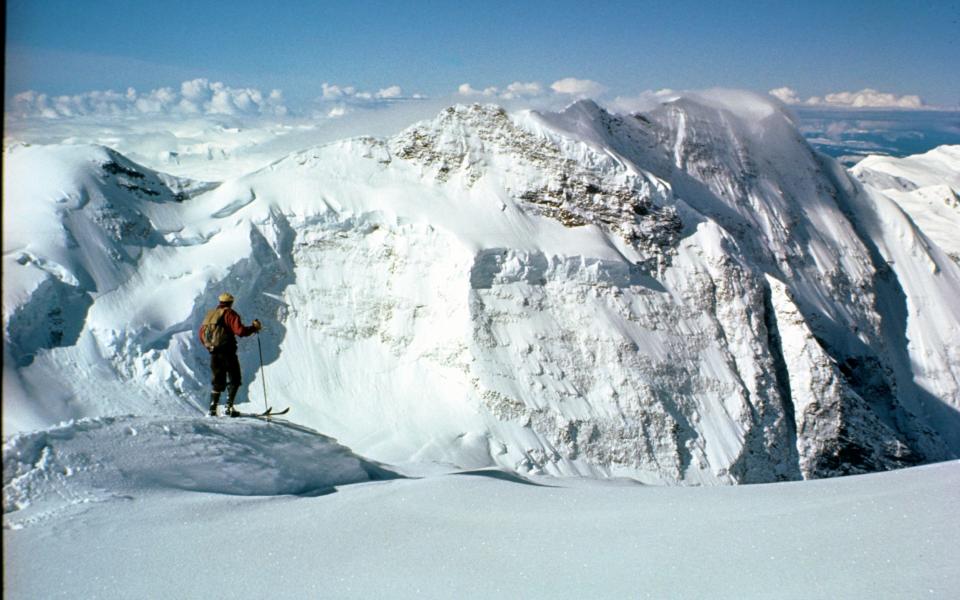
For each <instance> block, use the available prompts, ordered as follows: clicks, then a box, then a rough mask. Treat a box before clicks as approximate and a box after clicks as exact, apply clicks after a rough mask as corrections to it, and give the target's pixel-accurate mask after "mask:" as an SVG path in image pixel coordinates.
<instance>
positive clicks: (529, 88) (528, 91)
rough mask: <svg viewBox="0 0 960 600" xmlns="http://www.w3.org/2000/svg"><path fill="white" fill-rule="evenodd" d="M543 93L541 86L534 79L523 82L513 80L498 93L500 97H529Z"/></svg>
mask: <svg viewBox="0 0 960 600" xmlns="http://www.w3.org/2000/svg"><path fill="white" fill-rule="evenodd" d="M542 93H543V87H542V86H541V85H540V84H539V83H537V82H536V81H530V82H523V81H514V82H513V83H511V84H510V85H508V86H507V89H506V90H505V91H504V92H503V93H502V94H501V95H500V96H501V97H502V98H506V99H508V100H509V99H512V98H529V97H533V96H539V95H540V94H542Z"/></svg>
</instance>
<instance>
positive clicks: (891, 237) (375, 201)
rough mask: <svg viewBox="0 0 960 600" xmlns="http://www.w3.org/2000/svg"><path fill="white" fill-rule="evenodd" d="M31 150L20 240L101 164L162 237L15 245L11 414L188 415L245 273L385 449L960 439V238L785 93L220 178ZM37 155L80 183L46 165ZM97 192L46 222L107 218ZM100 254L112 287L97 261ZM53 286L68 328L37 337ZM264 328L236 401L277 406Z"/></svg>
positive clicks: (641, 457) (433, 141) (246, 302)
mask: <svg viewBox="0 0 960 600" xmlns="http://www.w3.org/2000/svg"><path fill="white" fill-rule="evenodd" d="M23 150H31V149H17V150H16V151H13V152H10V153H9V154H8V156H7V166H8V173H18V174H19V175H17V176H15V177H9V176H8V178H7V179H5V189H4V195H5V197H6V198H10V199H16V202H8V203H7V204H6V205H5V215H4V217H5V218H4V228H5V231H4V234H5V240H6V239H7V233H8V230H9V229H10V228H11V227H12V225H11V223H16V222H23V221H24V220H26V219H28V218H30V219H33V218H34V217H33V214H32V213H30V212H28V211H29V209H28V208H27V207H31V206H58V205H60V204H64V202H66V203H67V204H69V203H70V201H69V198H71V197H72V196H71V194H74V195H78V194H81V192H80V191H77V190H83V189H87V188H90V189H92V190H95V194H94V195H96V194H101V195H103V196H104V197H107V196H110V197H111V198H115V201H111V202H112V203H114V204H117V205H123V206H127V207H131V208H130V209H129V210H131V211H133V212H131V213H130V214H131V215H132V216H131V217H130V218H131V219H133V217H136V218H139V217H138V216H137V215H142V216H143V217H145V218H146V222H145V223H144V228H143V229H142V232H143V233H142V236H141V237H144V236H145V237H144V239H147V240H150V242H149V243H136V240H138V239H140V238H137V237H136V236H134V237H132V238H131V239H130V240H128V241H120V242H116V241H115V242H114V244H119V249H117V248H115V247H114V246H111V244H108V243H102V244H86V245H85V244H80V243H77V244H74V243H72V242H71V241H70V240H69V237H68V236H65V235H62V236H60V237H57V236H54V235H49V236H46V237H44V238H43V240H45V241H43V242H42V243H40V241H38V240H37V239H33V238H25V237H21V238H16V240H15V242H11V244H10V245H7V244H6V242H5V248H4V251H5V265H4V266H5V269H4V284H5V285H4V290H5V295H4V313H5V316H6V317H7V321H6V322H7V327H6V329H5V331H4V336H5V337H4V339H5V355H7V356H9V358H11V359H12V360H5V367H4V368H5V372H4V392H5V411H4V428H5V432H10V431H13V430H27V429H32V428H39V427H43V426H46V425H50V424H52V423H55V422H56V421H58V420H60V419H65V418H79V417H103V416H109V415H117V414H126V413H136V414H141V415H142V414H151V413H152V414H157V413H169V412H178V413H182V414H188V413H191V412H195V411H198V410H199V409H200V408H201V407H202V406H203V404H204V403H205V397H204V396H205V390H206V380H207V377H208V374H207V368H206V365H205V360H206V359H205V355H204V351H203V350H202V349H201V348H200V347H199V344H198V343H197V341H196V339H195V333H194V331H195V328H196V324H197V321H198V319H199V317H200V315H202V313H203V311H204V310H205V309H206V308H208V307H209V306H210V305H212V304H213V303H214V302H215V300H214V299H215V297H216V295H217V294H218V293H219V292H220V291H222V290H224V289H229V290H230V291H232V293H234V295H235V296H236V297H237V298H238V303H237V308H238V310H239V312H240V313H241V314H242V315H243V316H244V317H245V318H246V319H247V320H249V319H252V318H253V317H258V318H260V319H261V320H262V321H263V322H264V325H265V330H264V333H263V335H262V336H261V340H260V341H261V342H262V344H263V350H264V360H265V362H266V366H265V369H264V375H265V377H266V382H267V384H268V386H269V387H270V396H271V402H272V403H274V404H276V403H284V404H286V403H289V404H291V405H292V406H293V407H294V411H295V412H294V414H296V415H297V420H298V421H300V422H303V423H304V424H306V425H308V426H310V427H313V428H315V429H317V430H319V431H323V432H324V433H327V434H330V435H334V436H336V437H337V438H338V439H341V440H343V441H344V442H345V443H346V444H348V445H349V446H351V447H352V448H354V449H356V450H357V451H358V452H360V453H362V454H364V455H367V456H371V457H373V458H376V459H378V460H383V461H386V462H395V463H400V462H424V461H434V462H444V463H450V464H454V465H457V466H460V467H464V468H470V467H481V466H488V465H500V466H503V467H506V468H509V469H513V470H517V471H520V472H533V473H537V472H546V473H555V474H583V475H594V476H605V475H614V474H625V475H630V476H633V477H637V478H640V479H642V480H645V481H654V482H692V483H696V482H704V483H714V482H723V483H729V482H748V481H772V480H777V479H795V478H801V477H821V476H828V475H834V474H841V473H855V472H863V471H871V470H877V469H887V468H893V467H898V466H905V465H910V464H915V463H918V462H925V461H932V460H939V459H942V458H946V457H949V456H955V455H957V454H958V453H960V423H958V420H960V419H958V407H960V383H958V382H960V371H958V367H957V365H958V364H960V361H958V360H957V357H956V352H957V350H956V349H957V348H960V314H958V309H957V308H955V307H952V306H951V305H950V303H949V298H951V297H956V295H957V294H958V293H960V272H958V268H957V265H956V264H954V263H953V262H951V261H949V260H947V259H945V257H944V255H943V254H942V253H940V252H939V250H938V249H937V248H936V247H933V246H929V245H926V242H925V241H924V240H925V238H924V237H923V236H922V234H920V233H919V232H918V231H917V230H916V228H915V227H914V226H913V224H912V222H910V220H909V219H906V217H904V216H903V215H902V213H901V212H900V211H899V209H897V208H896V206H895V205H893V204H892V203H889V202H888V201H886V200H885V198H884V197H880V196H876V195H874V194H873V193H872V192H870V191H869V190H867V189H863V188H861V187H860V186H859V185H858V184H857V183H856V182H854V181H852V180H850V179H849V178H848V177H847V176H846V174H845V172H843V171H842V169H840V168H839V167H838V166H837V165H836V164H835V163H833V162H832V161H829V160H828V159H825V158H823V157H820V156H818V155H816V154H815V153H814V152H813V151H812V150H811V149H810V147H809V146H808V145H807V144H806V142H804V141H803V139H802V137H801V136H800V135H799V133H798V132H797V131H796V129H795V127H794V126H793V123H792V121H791V119H790V117H789V116H788V115H787V114H786V113H785V112H784V111H783V110H782V107H780V106H779V105H778V104H776V103H774V102H772V101H768V100H764V99H762V98H759V97H753V96H750V97H743V96H742V95H738V94H734V93H731V92H720V91H718V92H714V93H713V95H712V96H711V95H710V94H706V95H700V96H688V97H683V98H679V99H677V100H675V101H672V102H669V103H666V104H664V105H662V106H660V107H658V108H656V109H654V110H652V111H650V112H647V113H643V114H638V115H632V116H618V115H613V114H610V113H608V112H606V111H604V110H603V109H602V108H600V107H599V106H597V105H596V104H594V103H591V102H581V103H577V104H574V105H573V106H571V107H570V108H568V109H567V110H566V111H564V112H561V113H556V114H540V113H533V112H521V113H513V114H511V113H507V112H505V111H503V110H502V109H499V108H497V107H493V106H478V105H474V106H455V107H451V108H449V109H447V110H445V111H443V112H441V114H440V115H438V116H437V117H436V118H435V119H433V120H431V121H427V122H424V123H420V124H417V125H414V126H413V127H411V128H409V129H407V130H405V131H403V132H401V133H400V134H398V135H396V136H394V137H393V138H390V139H385V140H383V139H375V138H355V139H349V140H344V141H341V142H336V143H333V144H328V145H325V146H321V147H317V148H311V149H308V150H304V151H301V152H297V153H295V154H293V155H290V156H289V157H287V158H285V159H282V160H280V161H278V162H275V163H274V164H272V165H270V166H269V167H267V168H264V169H261V170H259V171H256V172H253V173H250V174H248V175H246V176H243V177H240V178H238V179H234V180H230V181H226V182H223V183H222V184H220V185H219V186H217V187H216V188H215V189H212V188H210V189H207V188H203V187H202V186H200V187H196V186H192V187H191V184H188V183H186V182H179V180H177V181H175V180H172V179H170V178H165V177H164V176H162V175H160V174H154V173H148V172H147V171H146V170H144V169H141V168H137V167H135V166H133V165H132V163H131V164H127V163H124V162H122V161H121V160H119V158H118V159H111V160H112V162H113V163H116V164H118V165H121V166H122V167H123V168H124V169H130V170H134V171H136V172H137V173H141V174H143V180H144V181H150V182H154V181H157V182H160V183H163V182H167V183H163V185H166V186H167V187H166V188H165V189H166V190H167V191H166V192H165V191H163V190H162V189H161V188H160V187H157V186H159V183H158V184H156V186H154V187H150V186H146V185H141V184H139V183H137V185H138V186H140V187H142V188H143V189H149V190H151V191H156V192H157V193H158V194H160V196H158V197H163V198H165V199H169V201H167V202H163V203H156V202H153V200H152V199H153V196H150V194H149V193H147V192H145V191H143V190H140V191H137V189H133V188H129V189H128V188H127V187H124V185H126V184H133V183H136V182H134V181H132V180H131V177H133V176H132V175H129V173H127V174H126V175H124V174H123V172H122V171H121V172H120V174H119V175H117V174H114V175H116V176H117V178H118V179H119V178H123V179H124V182H125V184H124V185H121V184H120V183H116V184H115V183H113V180H112V179H108V178H106V177H105V176H102V173H103V167H102V165H103V164H105V163H104V161H100V162H97V161H96V160H93V161H91V160H86V162H83V161H79V162H77V164H78V165H80V167H82V168H78V169H74V170H70V169H65V168H63V167H62V166H61V164H60V163H59V162H57V160H56V156H57V155H58V153H60V152H66V150H62V149H60V148H58V147H55V146H53V147H45V148H37V149H35V150H31V153H23ZM71 151H73V150H71ZM83 152H92V151H91V150H83ZM28 159H29V160H28ZM31 161H32V162H31ZM46 171H51V172H56V177H58V178H61V179H62V181H61V182H60V183H58V184H57V185H51V186H47V187H44V186H40V187H36V186H33V185H32V184H31V183H30V182H29V181H28V177H27V176H26V173H28V172H46ZM98 173H100V174H101V175H97V174H98ZM133 178H134V179H137V182H139V181H140V179H138V178H135V177H133ZM85 182H92V183H91V184H90V185H87V184H86V183H85ZM85 185H87V188H85V187H84V186H85ZM151 185H153V184H152V183H151ZM90 186H92V187H90ZM134 187H135V186H134ZM104 190H109V192H107V191H104ZM181 192H182V193H183V194H184V196H183V197H182V198H180V200H182V201H177V200H178V198H177V193H181ZM87 193H88V195H89V194H90V192H89V191H88V192H87ZM113 194H119V195H117V196H113ZM144 196H149V198H147V197H144ZM64 198H66V199H67V200H64V202H61V200H63V199H64ZM81 204H82V203H79V202H78V203H77V205H76V207H74V205H73V204H69V206H71V207H73V208H70V209H69V210H67V209H64V210H61V211H60V212H57V210H51V211H49V212H48V213H42V214H40V215H39V216H37V217H36V221H37V226H38V227H39V226H42V227H48V228H51V230H52V231H55V230H56V229H57V228H60V229H61V230H70V228H71V227H73V226H74V224H75V222H87V221H89V220H91V217H89V216H87V215H90V214H92V212H91V211H92V206H88V205H85V204H84V205H81ZM161 209H162V210H161ZM124 210H127V209H124ZM6 211H9V212H6ZM78 219H79V221H78ZM134 221H135V220H134ZM133 230H136V228H134V229H133ZM71 231H72V230H71ZM124 231H126V230H124ZM137 231H139V230H137ZM110 239H113V238H110ZM123 240H126V238H123ZM131 248H135V250H133V249H131ZM111 250H113V251H114V253H111ZM121 250H122V251H123V252H125V253H126V254H125V255H120V258H119V259H118V258H117V255H115V253H119V252H120V251H121ZM17 256H38V257H42V258H43V260H45V261H47V262H46V263H44V264H45V265H46V268H45V269H41V267H40V266H37V265H39V264H40V263H39V261H37V260H30V261H17V260H11V261H9V262H10V265H9V268H6V267H7V266H8V265H7V262H8V261H7V257H17ZM118 261H119V264H120V265H121V266H122V265H125V266H122V268H121V267H118V266H116V265H117V264H118ZM98 270H99V271H103V272H108V271H109V273H111V276H110V278H106V277H102V278H101V279H102V280H103V281H104V282H107V281H109V284H110V285H106V284H103V285H101V284H100V283H97V282H99V281H100V279H97V278H96V277H92V279H93V280H94V284H85V283H83V281H85V280H84V279H83V273H92V272H99V271H98ZM41 280H42V281H48V280H49V281H50V282H52V283H51V285H55V286H56V287H57V289H58V290H60V291H58V292H57V294H53V295H51V294H46V295H42V294H39V293H38V292H37V290H38V289H39V288H40V285H39V282H40V281H41ZM8 281H9V282H10V283H12V284H13V285H12V286H11V289H19V290H21V291H20V292H18V295H11V296H10V297H9V301H8V296H7V288H8V285H7V284H8ZM31 282H34V283H31ZM55 282H59V283H55ZM61 298H70V299H71V302H72V303H73V304H71V306H74V307H75V308H74V309H71V312H70V318H68V319H66V321H68V322H69V323H70V325H71V327H73V329H72V330H70V332H69V335H66V334H65V335H61V336H59V338H57V340H56V343H45V344H39V345H38V344H34V345H33V346H31V347H29V348H27V349H25V346H24V343H25V342H23V340H26V339H35V338H34V337H33V336H32V334H31V333H30V332H31V331H33V330H31V329H29V327H33V328H34V329H36V328H37V327H40V326H41V325H40V324H42V323H46V322H47V320H48V319H47V316H48V315H50V314H55V311H56V310H57V309H58V308H59V307H60V306H62V305H64V304H65V303H64V301H62V300H61ZM931 306H933V307H934V309H935V310H936V311H937V315H938V321H937V323H936V324H931V323H929V322H927V321H926V320H924V319H922V318H921V313H925V312H929V310H930V307H931ZM25 324H30V325H25ZM54 337H56V336H53V337H50V338H49V339H53V338H54ZM246 343H247V344H249V342H246ZM246 348H247V349H244V346H243V345H241V362H242V365H243V368H244V373H245V374H248V376H247V384H248V385H245V386H244V388H243V392H242V394H243V395H242V397H241V401H242V402H246V401H249V400H251V399H253V400H256V401H259V394H260V384H261V381H260V377H261V375H260V373H259V372H258V370H257V368H258V359H257V354H256V351H252V352H251V351H250V346H249V345H248V346H246ZM28 356H29V357H32V358H30V359H28Z"/></svg>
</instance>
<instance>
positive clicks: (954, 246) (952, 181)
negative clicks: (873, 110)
mask: <svg viewBox="0 0 960 600" xmlns="http://www.w3.org/2000/svg"><path fill="white" fill-rule="evenodd" d="M851 172H852V173H853V175H854V176H855V177H856V178H857V179H859V180H860V181H862V182H863V183H864V184H865V185H868V186H870V187H873V188H876V189H878V190H880V191H882V192H883V193H884V194H886V195H887V196H890V197H891V198H892V199H893V200H895V201H896V203H897V204H898V205H899V206H900V207H901V208H902V209H903V210H904V212H906V213H907V214H908V215H910V218H911V219H912V220H913V221H914V222H915V223H916V224H917V226H918V227H920V229H921V230H923V232H924V233H925V234H926V235H927V236H929V237H930V239H931V240H932V241H933V242H935V243H936V244H937V245H938V246H940V248H942V249H943V250H944V251H946V253H947V254H949V255H950V257H951V258H952V259H953V260H954V262H960V235H957V232H958V231H960V199H958V198H957V194H960V146H941V147H939V148H936V149H934V150H931V151H930V152H927V153H925V154H918V155H915V156H908V157H906V158H893V157H889V156H870V157H867V158H865V159H864V160H863V161H861V162H860V163H859V164H857V165H856V166H855V167H854V168H852V169H851Z"/></svg>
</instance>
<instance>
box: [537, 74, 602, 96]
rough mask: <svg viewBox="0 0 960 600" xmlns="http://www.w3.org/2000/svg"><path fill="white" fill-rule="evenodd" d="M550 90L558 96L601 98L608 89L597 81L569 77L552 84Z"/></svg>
mask: <svg viewBox="0 0 960 600" xmlns="http://www.w3.org/2000/svg"><path fill="white" fill-rule="evenodd" d="M550 89H552V90H553V91H554V92H556V93H558V94H567V95H569V96H580V97H586V96H591V97H593V96H599V95H600V94H602V93H603V92H604V91H606V89H607V88H605V87H604V86H602V85H600V84H599V83H597V82H596V81H591V80H589V79H576V78H574V77H567V78H565V79H560V80H559V81H554V82H553V83H551V84H550Z"/></svg>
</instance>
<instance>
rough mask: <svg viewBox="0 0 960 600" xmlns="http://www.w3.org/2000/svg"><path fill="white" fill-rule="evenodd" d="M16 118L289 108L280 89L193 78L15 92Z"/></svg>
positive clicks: (279, 112)
mask: <svg viewBox="0 0 960 600" xmlns="http://www.w3.org/2000/svg"><path fill="white" fill-rule="evenodd" d="M10 104H11V105H10V107H9V108H10V110H9V112H10V114H11V115H12V116H15V117H43V118H48V119H58V118H69V117H83V116H121V115H151V114H153V115H156V114H163V115H182V116H199V115H231V116H254V115H256V116H263V115H275V116H283V115H285V114H287V112H288V109H287V107H286V105H285V104H284V98H283V92H281V91H280V90H276V89H275V90H271V91H269V92H263V91H261V90H259V89H256V88H235V87H230V86H228V85H226V84H224V83H222V82H219V81H210V80H208V79H202V78H200V79H192V80H190V81H184V82H183V83H182V84H180V88H179V89H174V88H172V87H162V88H157V89H154V90H151V91H149V92H138V91H137V90H136V89H134V88H132V87H131V88H127V90H126V91H125V92H117V91H114V90H103V91H100V90H94V91H90V92H84V93H81V94H74V95H66V96H49V95H47V94H43V93H40V92H36V91H33V90H30V91H26V92H21V93H19V94H17V95H15V96H14V97H13V98H12V100H11V103H10Z"/></svg>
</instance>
